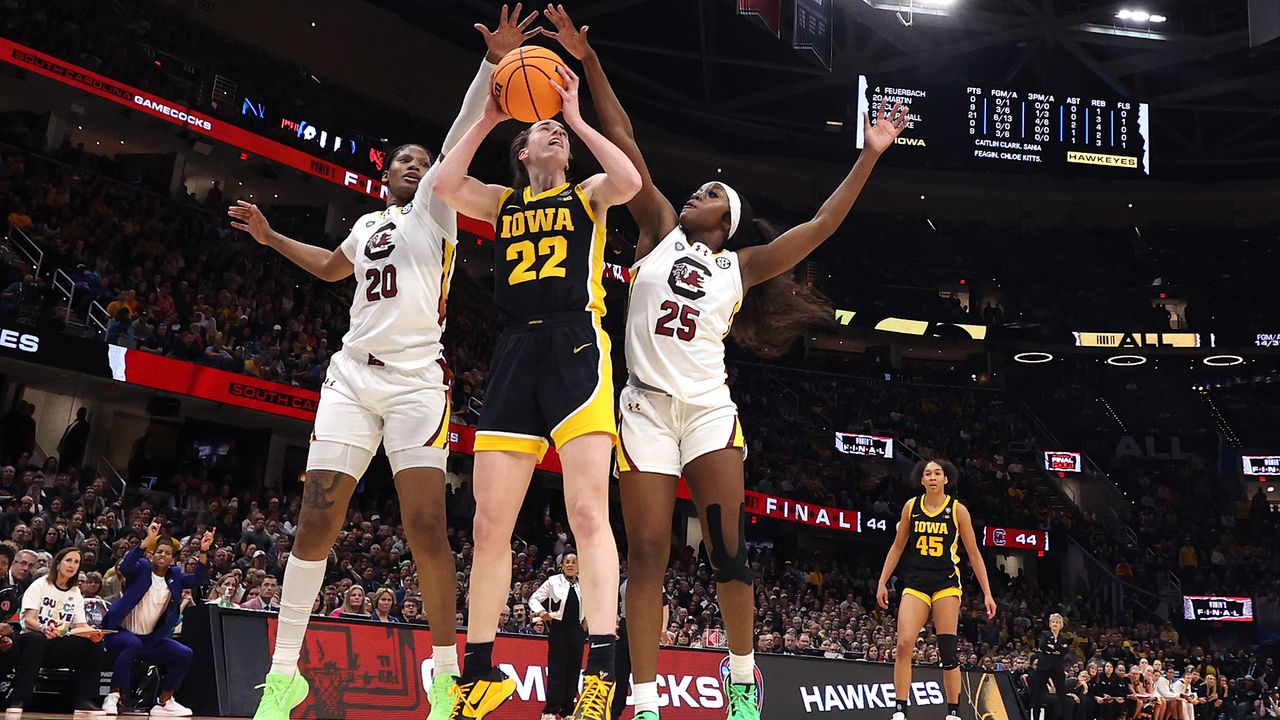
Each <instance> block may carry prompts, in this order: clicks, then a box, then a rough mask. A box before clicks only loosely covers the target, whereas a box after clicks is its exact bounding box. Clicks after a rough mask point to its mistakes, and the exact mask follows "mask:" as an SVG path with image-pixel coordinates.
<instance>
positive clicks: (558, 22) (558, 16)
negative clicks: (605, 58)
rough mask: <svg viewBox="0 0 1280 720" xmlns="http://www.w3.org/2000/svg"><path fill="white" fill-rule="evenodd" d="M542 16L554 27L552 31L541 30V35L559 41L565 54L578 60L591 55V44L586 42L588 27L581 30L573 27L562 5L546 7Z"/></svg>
mask: <svg viewBox="0 0 1280 720" xmlns="http://www.w3.org/2000/svg"><path fill="white" fill-rule="evenodd" d="M543 15H545V16H546V18H547V19H548V20H550V21H551V24H552V25H555V26H556V29H555V30H554V31H552V30H543V33H545V34H546V35H548V36H549V37H553V38H555V39H556V40H559V41H560V44H561V45H562V46H564V49H565V51H566V52H568V53H569V54H570V55H572V56H574V57H575V58H577V59H579V60H581V59H583V58H585V57H586V56H588V55H590V54H591V43H590V42H588V41H587V31H588V30H590V29H591V26H590V25H583V26H582V27H581V28H579V27H578V26H577V25H574V24H573V19H572V18H570V17H569V13H567V12H565V11H564V6H563V5H548V6H547V9H546V10H545V11H544V12H543Z"/></svg>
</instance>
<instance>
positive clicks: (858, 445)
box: [836, 432, 893, 459]
mask: <svg viewBox="0 0 1280 720" xmlns="http://www.w3.org/2000/svg"><path fill="white" fill-rule="evenodd" d="M836 450H839V451H840V452H842V453H844V454H845V455H866V456H869V457H882V458H889V459H892V458H893V438H887V437H880V436H878V435H859V434H857V433H843V432H838V433H836Z"/></svg>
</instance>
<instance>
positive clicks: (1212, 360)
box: [1204, 355, 1244, 367]
mask: <svg viewBox="0 0 1280 720" xmlns="http://www.w3.org/2000/svg"><path fill="white" fill-rule="evenodd" d="M1243 362H1244V358H1242V357H1240V356H1239V355H1210V356H1209V357H1207V358H1205V359H1204V364H1205V365H1208V366H1210V367H1230V366H1232V365H1239V364H1241V363H1243Z"/></svg>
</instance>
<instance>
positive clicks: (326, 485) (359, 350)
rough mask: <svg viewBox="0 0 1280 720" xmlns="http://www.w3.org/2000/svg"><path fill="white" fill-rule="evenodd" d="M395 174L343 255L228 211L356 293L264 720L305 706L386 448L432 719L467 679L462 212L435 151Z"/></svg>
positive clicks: (310, 486) (324, 410)
mask: <svg viewBox="0 0 1280 720" xmlns="http://www.w3.org/2000/svg"><path fill="white" fill-rule="evenodd" d="M520 11H521V6H520V5H518V4H517V5H516V8H515V12H514V13H511V14H508V12H507V7H506V6H503V8H502V14H501V18H500V20H499V22H498V29H497V30H496V31H489V30H488V29H486V28H485V27H484V26H483V25H477V26H476V27H477V29H479V30H480V31H481V33H482V34H483V35H484V38H485V42H486V44H487V45H488V48H489V52H488V55H487V56H486V61H485V63H484V64H483V65H482V66H481V68H480V71H479V72H478V73H477V74H476V76H475V78H474V79H473V80H472V83H471V86H470V87H469V88H468V89H467V94H466V97H465V98H464V100H463V106H462V111H461V112H460V113H459V115H458V117H457V119H456V120H455V121H454V124H453V127H452V128H451V129H450V131H449V133H448V135H447V136H446V137H445V140H444V148H443V149H444V152H445V153H448V152H450V151H451V150H452V148H453V146H454V144H455V143H456V142H457V140H458V139H459V138H460V137H461V136H462V134H463V132H465V130H466V129H467V128H468V127H470V126H471V125H472V124H473V123H474V122H475V121H476V118H478V117H480V116H481V114H482V113H483V112H484V98H485V96H486V95H487V94H488V87H489V80H490V78H491V76H492V74H493V70H494V68H495V67H496V65H494V63H495V62H497V61H498V60H501V59H502V57H503V56H504V55H506V54H507V53H508V52H510V51H511V50H514V49H515V48H516V47H518V46H519V45H520V44H521V43H522V42H523V41H524V40H525V39H526V38H528V37H531V36H533V35H535V34H537V32H538V30H537V29H534V30H526V28H527V27H528V26H529V24H530V23H531V22H532V21H533V20H534V18H535V17H536V16H537V13H536V12H535V13H533V14H532V15H530V16H529V17H527V18H525V19H524V21H523V22H519V20H520ZM386 167H387V169H386V171H385V172H384V173H383V176H382V181H383V182H384V183H386V185H387V187H388V189H389V190H390V196H389V197H388V198H387V207H386V208H385V209H384V210H381V211H379V212H373V213H369V214H367V215H365V216H363V217H361V218H360V219H358V220H357V221H356V222H355V224H354V225H353V226H352V228H351V233H350V235H348V237H347V239H346V240H345V241H344V242H343V243H342V245H341V246H340V247H339V248H338V249H336V250H332V251H330V250H326V249H325V248H321V247H316V246H313V245H308V244H306V243H301V242H298V241H296V240H292V239H290V238H287V237H284V236H283V235H280V234H279V233H277V232H274V231H273V230H272V229H271V226H270V225H269V224H268V223H267V220H266V218H265V217H264V216H263V215H262V213H261V212H260V211H259V210H258V208H257V207H256V206H254V205H251V204H249V203H244V202H241V203H238V204H237V206H236V207H233V208H231V209H230V211H229V214H230V215H231V217H232V220H233V223H232V227H234V228H236V229H237V230H243V231H245V232H248V233H250V234H251V235H253V238H254V239H255V240H257V241H258V242H259V243H261V244H263V245H265V246H267V247H270V248H272V249H274V250H276V251H278V252H279V253H280V254H282V255H284V256H285V257H286V258H288V259H289V260H291V261H293V262H294V263H295V264H297V265H298V266H299V267H301V268H303V269H304V270H306V271H308V272H310V273H311V274H313V275H315V276H316V277H318V278H320V279H322V280H326V281H329V282H337V281H339V280H344V279H346V278H348V277H351V275H352V274H354V275H355V277H356V281H357V283H358V287H357V289H356V292H355V295H354V297H353V298H352V303H351V324H350V328H349V329H348V331H347V334H346V335H345V336H344V337H343V338H342V350H341V351H340V352H338V353H336V354H335V355H334V356H333V360H332V361H331V362H330V365H329V368H328V374H327V376H326V379H325V382H324V387H323V388H322V389H321V392H320V407H319V408H318V409H317V411H316V422H315V430H314V432H313V434H312V440H311V447H310V449H309V451H308V454H307V477H306V483H305V484H304V486H303V493H302V514H301V517H300V520H299V524H298V533H297V538H296V539H295V544H294V546H293V554H292V556H291V557H290V559H289V564H288V566H287V567H286V569H285V575H284V583H283V585H282V593H281V597H280V625H279V630H278V632H277V634H276V644H275V652H274V654H273V656H272V659H271V669H270V672H269V673H268V674H267V676H266V681H265V682H264V684H263V685H262V686H261V687H263V689H264V691H263V696H262V700H261V703H260V704H259V706H258V709H257V711H256V712H255V714H254V718H255V720H287V719H288V717H289V712H290V711H291V710H292V709H293V708H295V707H297V706H298V705H299V704H300V703H301V702H302V701H303V700H304V699H306V697H307V692H308V687H307V681H306V679H305V678H303V676H302V673H300V672H298V656H299V653H300V651H301V648H302V643H303V639H304V637H305V635H306V631H307V622H308V618H309V617H310V613H311V606H312V602H313V601H314V600H315V597H316V593H317V592H318V591H319V590H320V585H321V583H322V581H323V580H324V574H325V558H326V556H327V555H328V554H329V550H330V548H332V547H333V543H334V539H335V538H336V537H337V535H338V531H339V530H340V529H341V527H342V523H343V520H344V518H345V517H346V513H347V505H348V503H349V501H350V499H351V493H352V491H353V490H355V487H356V482H357V481H358V480H359V479H360V477H361V476H362V475H364V472H365V469H366V468H367V467H368V466H369V462H370V460H371V459H372V458H373V455H374V453H375V452H377V450H378V445H379V444H382V445H383V446H384V447H385V448H386V451H387V459H388V461H389V462H390V464H391V470H392V472H393V474H394V475H395V484H396V492H397V495H398V496H399V498H400V513H401V519H402V520H403V523H404V529H405V534H406V535H407V536H408V539H409V547H410V549H411V550H412V551H413V559H414V561H415V562H416V563H417V567H418V575H419V579H420V581H421V586H422V594H423V597H424V598H425V600H426V602H425V604H424V608H423V609H424V610H425V611H426V615H427V619H428V620H429V621H430V622H431V641H432V645H433V646H434V647H433V649H432V650H433V654H432V658H433V660H434V662H435V679H434V681H433V682H432V686H431V689H430V692H429V693H428V699H429V701H430V703H431V715H430V719H429V720H441V719H443V718H446V717H448V716H449V705H450V700H451V699H452V694H451V693H452V690H453V687H454V682H453V678H454V677H456V676H457V675H458V673H459V671H460V669H459V667H458V651H457V638H456V635H455V634H454V629H455V623H454V611H455V603H456V594H457V582H456V580H455V579H454V558H453V553H452V552H451V551H450V550H449V542H448V539H447V538H446V537H445V505H444V487H445V481H444V467H445V461H446V460H447V458H448V452H449V451H448V434H449V432H448V431H449V385H450V374H449V370H448V368H446V367H445V364H444V347H443V345H442V344H441V336H442V334H443V333H444V326H445V302H446V299H447V297H448V294H449V282H450V280H451V278H452V276H453V265H454V261H453V258H454V254H455V249H456V246H457V242H458V237H457V236H458V230H457V213H455V212H454V211H453V209H452V208H451V207H449V206H448V204H446V203H445V202H444V201H442V200H441V199H440V198H438V197H433V196H432V194H431V181H432V179H433V178H434V177H435V175H436V173H437V172H439V164H438V163H437V164H436V165H434V166H433V164H432V157H431V155H430V154H429V153H428V152H427V149H426V148H425V147H424V146H422V145H402V146H400V147H399V148H397V149H396V150H394V151H392V152H391V153H389V154H388V155H387V166H386ZM312 660H313V662H314V661H315V658H312Z"/></svg>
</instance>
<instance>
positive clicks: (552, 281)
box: [493, 183, 605, 323]
mask: <svg viewBox="0 0 1280 720" xmlns="http://www.w3.org/2000/svg"><path fill="white" fill-rule="evenodd" d="M601 219H603V218H601ZM495 230H496V231H497V232H496V233H495V234H496V239H495V241H494V244H493V255H494V257H493V297H494V300H495V301H496V302H497V305H498V310H499V311H500V312H501V313H502V316H503V319H504V320H505V321H507V322H508V323H519V322H530V321H536V320H540V319H544V318H547V317H548V316H551V315H559V314H562V313H572V312H583V313H594V314H595V315H597V316H603V315H604V285H603V284H602V282H601V280H602V276H603V275H604V244H605V229H604V224H603V223H602V222H600V221H598V220H597V218H596V216H595V213H594V212H592V210H591V202H590V200H588V199H587V196H586V193H584V192H583V191H582V188H581V186H578V185H574V184H572V183H565V184H563V185H560V186H558V187H554V188H551V189H550V190H547V191H545V192H541V193H538V194H536V195H535V194H533V192H532V191H531V190H530V189H529V188H527V187H525V188H520V189H513V188H507V191H506V192H505V193H503V195H502V199H501V201H500V202H499V204H498V221H497V224H496V226H495ZM584 317H586V316H585V315H584Z"/></svg>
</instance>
